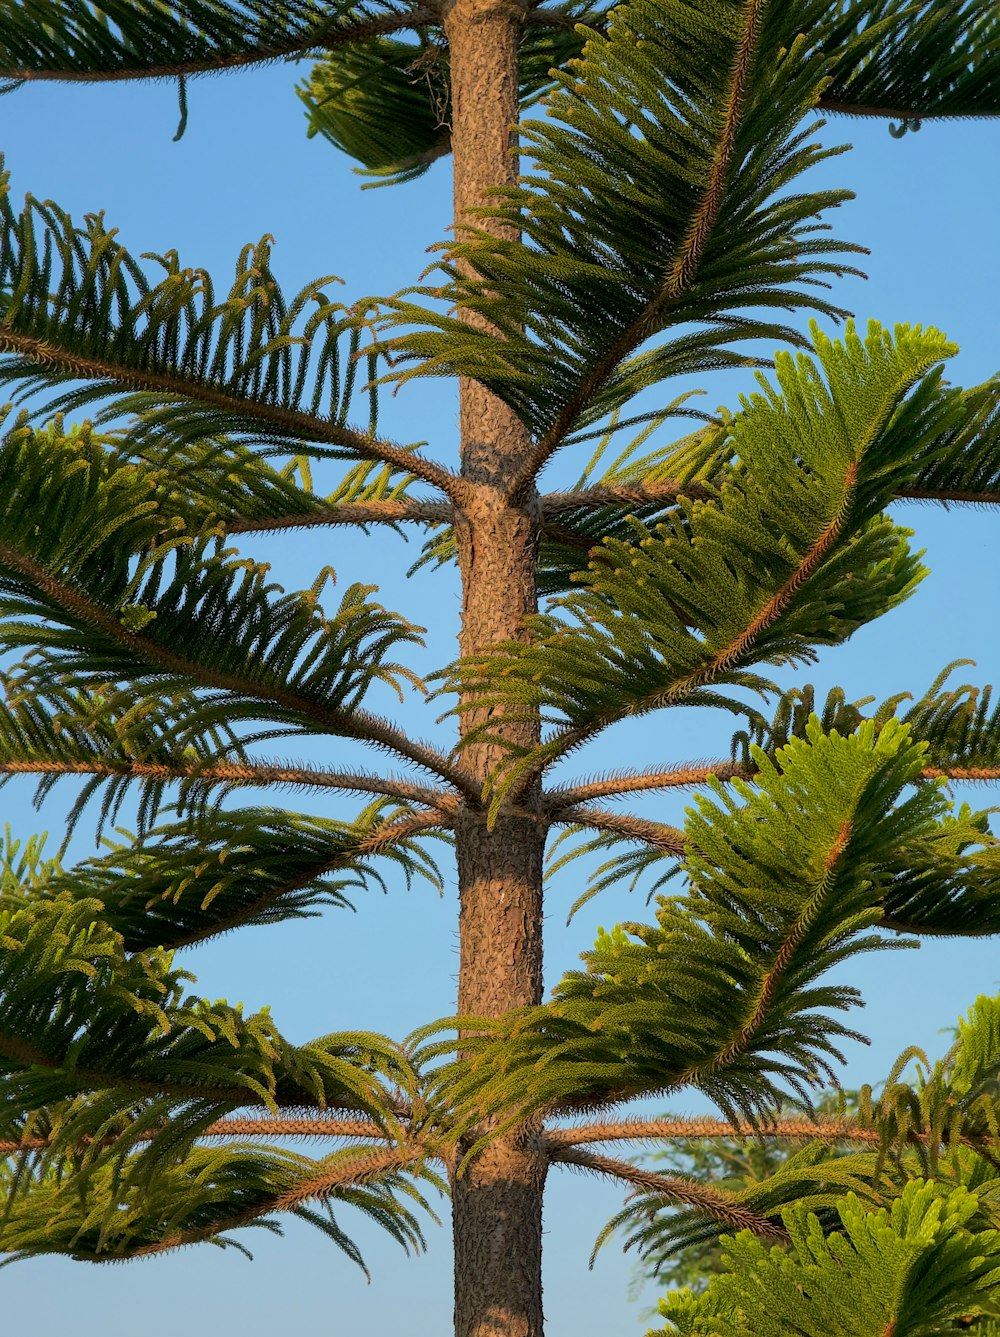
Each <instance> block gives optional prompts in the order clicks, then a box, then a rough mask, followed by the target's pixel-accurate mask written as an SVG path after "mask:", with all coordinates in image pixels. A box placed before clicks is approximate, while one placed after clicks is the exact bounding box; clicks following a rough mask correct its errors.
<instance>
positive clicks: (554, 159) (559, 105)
mask: <svg viewBox="0 0 1000 1337" xmlns="http://www.w3.org/2000/svg"><path fill="white" fill-rule="evenodd" d="M757 8H758V7H757V6H756V5H753V6H750V5H747V4H746V3H745V2H744V3H740V2H739V0H726V3H723V4H717V5H713V6H712V7H711V8H710V9H708V10H706V9H705V7H704V6H693V5H690V4H688V3H685V2H684V0H669V3H666V4H662V3H658V4H652V3H646V2H645V0H639V2H638V3H634V4H630V5H623V6H619V7H618V8H617V9H616V10H615V11H614V13H613V15H612V18H611V21H610V24H609V27H608V32H607V35H606V36H603V35H599V34H597V33H591V34H590V35H589V36H588V40H587V45H586V47H585V48H584V55H583V58H582V60H579V61H575V62H573V63H572V64H571V68H570V71H569V72H566V73H560V74H559V76H558V87H557V89H556V91H555V92H554V93H552V94H551V95H550V96H549V97H548V98H547V99H546V110H547V112H548V113H549V115H550V116H551V117H552V123H551V124H548V123H546V122H543V121H537V122H536V121H532V122H530V123H528V124H526V125H525V126H524V127H523V131H522V133H523V138H524V141H525V144H526V147H527V152H528V153H529V155H530V156H531V158H532V159H533V161H534V163H535V167H536V171H535V173H534V174H533V175H531V176H529V177H527V178H526V179H525V182H524V184H523V185H522V186H520V187H518V188H517V189H516V190H514V191H511V192H507V193H506V197H505V198H504V199H503V201H502V202H501V203H498V204H497V205H495V206H493V207H491V208H490V209H488V210H483V211H480V212H482V214H483V216H484V217H495V218H501V219H503V220H505V221H507V222H510V223H511V224H512V225H515V226H516V227H517V228H519V229H521V230H522V232H523V237H524V240H523V241H514V240H511V241H504V240H498V239H497V238H496V237H495V236H494V235H492V233H488V232H486V231H485V230H480V231H478V232H477V233H476V235H475V236H474V237H473V238H472V239H471V240H463V241H459V242H455V243H451V244H450V245H449V248H448V259H447V264H446V275H447V277H446V282H445V284H444V285H443V287H441V288H439V289H431V290H428V291H429V292H430V293H431V294H432V295H434V296H439V297H444V298H445V299H446V300H447V302H448V304H449V305H456V306H459V307H461V308H462V310H463V311H466V312H476V313H478V314H479V315H481V316H483V317H485V319H486V321H488V325H485V324H481V323H477V324H470V323H468V322H464V321H460V320H459V319H458V318H457V317H453V316H450V315H446V314H442V313H439V312H438V311H435V310H431V309H425V308H422V307H420V306H417V305H415V304H412V303H408V302H402V303H401V304H400V306H399V319H400V320H401V321H405V322H413V321H419V322H420V323H422V324H424V325H425V326H429V327H430V328H429V329H428V330H427V331H426V332H424V331H420V330H418V331H415V332H412V333H408V334H405V335H401V336H398V337H397V338H396V339H395V340H393V342H392V347H393V348H394V349H395V350H397V351H398V352H399V353H400V354H402V355H404V356H406V357H408V358H413V359H417V363H416V366H415V367H414V368H413V369H412V370H411V371H410V373H409V374H411V375H412V374H420V375H428V374H432V375H454V374H456V373H458V374H462V375H466V376H472V377H474V378H475V379H476V380H478V381H479V382H481V383H482V384H483V385H486V386H487V387H488V388H489V389H490V390H492V391H493V392H494V393H495V394H497V395H499V396H500V398H502V399H503V400H505V401H506V402H507V403H508V404H510V405H511V407H512V408H513V409H514V410H515V412H517V413H518V415H519V416H520V417H521V418H522V420H523V421H524V422H525V423H527V424H528V426H529V427H530V428H531V430H532V432H533V433H535V434H537V435H538V436H539V437H544V438H546V440H549V441H551V442H552V444H553V445H555V444H558V443H559V442H560V441H561V440H562V438H564V437H565V436H566V435H567V434H568V433H569V432H570V431H571V430H573V429H576V430H579V429H580V428H582V427H585V426H587V425H590V424H592V423H594V422H595V421H599V420H600V419H602V418H604V417H605V416H606V415H607V414H609V413H611V412H612V411H613V410H614V409H616V408H618V407H620V406H621V405H623V404H625V403H626V402H627V401H628V400H629V399H630V398H632V396H634V395H635V394H637V393H638V392H639V391H640V390H642V389H645V388H646V387H648V386H652V385H657V384H659V383H661V382H663V381H664V380H666V379H667V378H668V377H670V376H675V375H679V374H687V373H692V372H701V371H704V370H706V369H709V368H712V367H718V366H731V365H746V364H747V362H748V361H749V360H750V359H748V357H747V355H746V354H743V353H736V352H734V351H732V350H731V348H730V345H731V344H732V343H734V342H742V341H744V340H747V339H753V338H763V339H767V340H768V341H771V342H773V341H774V340H782V341H788V340H790V341H792V342H794V343H801V342H802V341H801V337H800V336H799V335H798V334H797V333H795V332H794V331H793V330H791V329H790V328H789V327H788V326H786V325H779V324H776V323H774V322H773V321H771V320H768V319H762V318H761V317H760V316H759V315H737V314H736V313H737V312H738V311H740V310H741V309H743V308H753V309H754V310H755V311H758V312H759V311H760V310H761V309H764V310H765V311H766V309H767V308H769V307H775V306H781V307H782V308H786V309H796V308H798V309H802V308H805V309H807V310H816V311H821V312H825V313H827V314H844V313H843V312H841V311H840V310H839V308H836V307H834V306H833V305H832V304H831V303H830V302H828V301H827V300H826V299H824V298H823V297H821V296H818V295H816V294H814V293H813V292H812V291H810V289H811V288H812V286H813V285H814V284H815V283H816V281H817V280H821V279H823V278H825V277H826V276H827V275H829V274H834V273H843V272H844V270H845V268H846V266H845V262H844V259H843V255H844V253H845V252H849V251H852V250H857V248H856V247H850V246H847V245H845V244H843V243H838V242H833V241H830V240H829V239H827V238H826V237H821V236H817V235H816V234H817V232H818V231H819V229H818V228H817V226H816V224H815V216H816V215H817V214H819V213H821V212H822V211H823V210H824V209H826V208H829V207H831V206H834V205H837V204H839V203H841V202H842V201H843V200H844V199H845V198H847V195H846V192H843V191H825V192H812V193H805V194H793V193H791V192H790V191H788V190H787V187H789V186H790V184H791V182H792V181H794V180H795V178H796V177H797V176H799V175H800V174H801V173H802V172H804V171H805V170H806V169H807V168H808V167H810V166H812V165H813V164H814V163H816V162H818V161H820V160H822V159H823V158H826V157H828V156H829V155H830V151H829V150H822V149H820V148H819V146H818V145H817V144H815V143H813V142H810V141H809V139H808V136H807V135H806V134H804V133H802V131H801V130H800V128H799V123H800V121H801V119H802V117H803V115H804V114H805V112H806V111H807V110H809V109H810V108H812V107H814V106H815V104H816V101H817V99H818V97H819V93H820V91H821V88H822V85H823V78H824V68H825V62H823V61H822V60H818V61H817V60H814V59H811V58H810V57H809V55H808V53H807V52H806V50H805V44H804V43H803V42H797V43H795V44H794V45H793V46H792V48H791V49H788V50H784V49H782V50H780V52H779V49H778V43H777V42H776V41H774V40H772V39H771V38H770V37H769V36H768V35H766V34H764V33H763V32H761V31H759V30H758V27H757V24H756V19H755V18H754V17H753V16H752V13H751V11H753V13H756V10H757ZM748 34H750V36H748ZM745 37H746V38H747V40H746V48H745V50H744V46H743V45H741V44H742V43H743V42H744V38H745ZM737 51H740V52H741V53H743V55H741V59H740V61H737V60H736V53H737ZM667 69H669V70H670V71H671V81H670V82H669V83H668V82H666V81H664V79H663V76H662V71H664V70H667ZM735 163H739V164H740V170H739V172H735V171H733V170H731V169H732V167H733V165H734V164H735ZM654 183H655V184H654ZM638 219H641V220H642V222H641V226H637V220H638ZM709 223H711V224H714V226H712V227H711V228H710V229H709V226H708V225H709ZM456 266H471V268H472V270H473V271H474V273H473V274H470V273H469V272H468V269H467V268H465V267H463V268H462V269H461V272H459V268H457V267H456ZM706 325H707V329H706V328H704V327H705V326H706ZM692 326H694V327H695V329H692V328H691V327H692ZM697 327H702V328H700V329H699V328H697ZM492 330H499V331H500V332H501V333H502V334H503V336H504V338H503V340H502V341H499V340H497V338H496V337H495V334H494V333H492V332H491V331H492ZM660 333H667V334H672V337H670V338H669V339H668V340H667V341H666V342H664V343H662V344H658V345H655V346H652V347H646V348H645V349H643V351H637V350H639V347H640V345H642V344H645V343H646V341H647V340H649V339H650V338H651V337H652V336H654V335H658V334H660Z"/></svg>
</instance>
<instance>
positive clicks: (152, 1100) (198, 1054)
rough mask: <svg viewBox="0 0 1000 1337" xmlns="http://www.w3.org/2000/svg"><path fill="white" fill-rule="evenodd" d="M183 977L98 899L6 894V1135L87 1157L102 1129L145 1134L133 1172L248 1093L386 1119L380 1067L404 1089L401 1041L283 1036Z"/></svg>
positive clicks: (121, 1142) (174, 1150) (2, 1003)
mask: <svg viewBox="0 0 1000 1337" xmlns="http://www.w3.org/2000/svg"><path fill="white" fill-rule="evenodd" d="M190 978H191V977H190V976H189V975H187V974H186V973H185V972H182V971H179V970H177V969H175V967H174V966H173V964H172V959H171V956H170V954H169V953H165V952H164V951H162V949H159V948H156V949H154V950H152V951H150V952H138V953H135V954H132V955H128V954H127V953H126V951H125V946H124V943H123V940H122V938H121V936H120V935H119V934H118V933H116V932H115V931H114V930H113V929H112V928H111V927H110V925H108V924H107V923H106V922H105V921H104V919H103V906H102V905H101V903H100V902H97V901H94V900H78V901H73V900H71V899H70V898H68V897H65V896H64V897H61V898H58V899H55V900H52V901H46V900H43V899H32V900H29V901H27V902H26V901H25V900H23V899H22V898H18V897H14V898H8V899H7V900H6V901H5V902H4V904H3V905H2V906H0V1069H2V1073H3V1101H2V1107H0V1123H2V1125H3V1131H4V1132H5V1135H6V1136H7V1137H8V1138H14V1139H17V1138H18V1137H20V1136H25V1137H31V1136H38V1135H41V1136H43V1137H45V1138H47V1139H48V1141H49V1144H48V1146H47V1148H46V1149H45V1151H44V1153H42V1157H43V1161H45V1162H46V1163H49V1162H51V1161H52V1159H53V1158H60V1157H65V1156H66V1155H67V1154H69V1153H73V1154H74V1155H76V1156H81V1155H82V1156H83V1159H84V1161H86V1160H87V1156H88V1152H87V1150H86V1146H87V1144H88V1143H89V1145H90V1152H89V1155H90V1156H91V1157H94V1156H97V1157H98V1158H101V1157H106V1155H107V1150H106V1148H107V1145H108V1143H110V1144H111V1146H112V1147H113V1149H115V1151H116V1152H117V1153H118V1156H117V1157H116V1159H118V1158H120V1154H121V1152H122V1151H127V1150H129V1149H131V1148H132V1147H134V1146H135V1145H136V1143H137V1142H138V1141H140V1140H141V1139H142V1138H143V1137H144V1136H148V1137H151V1139H152V1140H151V1141H150V1142H149V1144H148V1146H147V1148H146V1149H145V1150H144V1151H143V1152H142V1153H141V1155H140V1156H139V1157H138V1158H137V1162H138V1164H137V1166H136V1167H134V1169H135V1171H136V1173H138V1171H139V1170H145V1169H146V1168H147V1167H148V1166H153V1167H156V1166H168V1165H170V1164H171V1163H173V1162H174V1161H175V1159H176V1157H177V1156H178V1155H180V1154H181V1153H182V1152H184V1151H186V1150H188V1149H190V1147H191V1145H192V1143H193V1141H194V1139H195V1138H196V1137H197V1136H198V1135H199V1133H201V1132H203V1131H204V1129H205V1128H206V1127H207V1126H208V1125H209V1124H210V1123H212V1122H214V1121H215V1120H216V1119H218V1118H219V1117H221V1116H222V1115H224V1114H228V1113H230V1112H231V1111H232V1110H234V1109H238V1108H240V1107H241V1106H245V1105H265V1106H267V1107H269V1108H270V1109H272V1110H273V1109H276V1108H277V1102H278V1101H279V1100H280V1101H281V1103H282V1104H284V1105H286V1106H287V1105H293V1106H294V1105H311V1106H313V1107H319V1108H325V1107H326V1106H328V1105H330V1104H334V1105H338V1104H346V1105H347V1106H348V1107H349V1108H352V1109H358V1110H363V1111H364V1112H365V1113H366V1114H367V1115H368V1116H369V1117H371V1118H373V1119H375V1120H376V1121H378V1122H379V1123H380V1124H383V1125H386V1126H390V1127H391V1126H392V1124H393V1116H392V1113H391V1102H390V1099H389V1093H388V1092H387V1091H386V1088H385V1085H384V1084H383V1077H386V1078H388V1079H389V1080H390V1081H391V1082H392V1083H393V1084H394V1086H395V1087H398V1088H404V1089H406V1088H408V1089H410V1090H412V1089H413V1076H412V1070H411V1069H410V1067H409V1065H408V1064H407V1062H406V1060H405V1058H404V1056H403V1055H402V1053H401V1052H400V1050H399V1049H398V1048H397V1047H396V1046H393V1045H391V1044H390V1042H388V1041H385V1040H383V1039H381V1038H380V1037H378V1036H373V1035H367V1034H362V1033H357V1034H352V1033H344V1034H341V1035H328V1036H324V1037H321V1038H320V1039H318V1040H316V1041H314V1042H312V1043H311V1044H307V1045H292V1044H290V1043H289V1042H288V1041H287V1040H285V1039H284V1038H283V1037H282V1036H281V1034H280V1033H279V1032H278V1030H277V1029H276V1027H275V1025H274V1023H273V1021H272V1020H271V1018H270V1016H269V1015H268V1014H267V1013H264V1012H261V1013H257V1014H255V1015H253V1016H250V1017H246V1018H245V1017H244V1016H243V1014H242V1009H241V1008H240V1007H238V1006H237V1007H232V1006H230V1005H229V1004H227V1003H225V1002H218V1003H214V1004H210V1003H207V1002H203V1001H201V1000H198V999H193V998H186V997H185V996H184V987H185V983H186V982H187V981H188V980H190ZM83 1019H86V1020H85V1024H83ZM81 1097H83V1098H81ZM24 1111H29V1112H30V1113H29V1114H28V1116H27V1118H25V1116H24ZM81 1149H82V1150H81Z"/></svg>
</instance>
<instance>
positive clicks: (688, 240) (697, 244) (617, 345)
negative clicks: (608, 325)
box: [512, 0, 765, 497]
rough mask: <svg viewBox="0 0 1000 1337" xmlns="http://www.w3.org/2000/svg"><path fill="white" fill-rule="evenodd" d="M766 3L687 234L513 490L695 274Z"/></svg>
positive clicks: (735, 74) (748, 35)
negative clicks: (658, 281)
mask: <svg viewBox="0 0 1000 1337" xmlns="http://www.w3.org/2000/svg"><path fill="white" fill-rule="evenodd" d="M764 12H765V6H764V5H762V4H761V3H760V0H745V4H744V5H743V22H742V33H741V34H740V37H739V41H738V42H737V46H736V52H735V56H734V59H733V64H732V68H731V70H730V73H729V82H728V87H727V89H726V97H725V102H724V104H723V106H722V107H721V108H720V111H721V116H720V118H719V119H720V122H721V124H720V126H719V138H718V142H717V143H716V144H715V148H714V152H713V153H712V155H711V164H710V166H709V169H708V173H707V176H706V178H705V182H704V186H703V188H702V193H701V198H700V200H699V202H698V205H697V208H696V209H695V211H694V214H693V216H692V218H691V222H690V225H689V227H688V231H687V235H686V236H685V237H684V239H683V241H682V242H681V243H680V245H679V246H678V248H677V254H676V256H675V257H674V259H673V261H672V262H671V265H670V268H669V270H668V271H667V273H666V275H665V276H664V278H663V282H662V283H661V284H660V287H659V288H658V289H657V291H656V293H655V294H654V295H653V297H652V298H651V299H650V300H649V301H648V302H647V303H646V304H645V306H644V307H643V308H642V310H641V311H640V312H639V314H638V315H637V316H636V318H635V319H634V320H633V321H632V324H631V325H630V326H629V327H628V328H627V329H626V330H624V331H623V332H622V333H621V334H620V335H619V336H618V338H616V339H615V340H614V341H613V342H612V343H611V345H610V346H609V347H608V348H607V349H606V350H605V352H604V353H603V354H602V355H601V356H600V357H599V358H598V359H597V360H596V361H595V362H594V363H593V365H592V366H591V367H590V369H589V371H588V372H587V373H586V374H585V375H584V376H583V378H582V380H581V381H580V383H579V384H578V386H577V388H576V390H575V391H573V393H572V394H571V395H570V397H569V399H568V400H567V402H566V403H565V404H564V405H563V407H562V409H561V410H560V411H559V413H558V414H557V415H556V418H555V421H554V422H553V423H552V426H551V427H550V428H549V430H548V431H547V432H546V433H545V435H544V437H543V438H542V439H541V441H539V442H538V444H537V445H536V446H535V448H534V449H533V450H532V451H531V453H530V454H529V456H528V458H527V460H526V461H525V463H524V465H523V467H522V469H521V470H520V472H519V473H518V476H517V478H516V479H515V481H514V484H513V488H512V494H513V495H514V496H515V497H519V496H520V495H521V493H522V492H523V491H524V490H525V489H526V488H528V487H529V486H530V485H531V484H532V482H533V480H534V479H535V477H536V476H537V474H538V472H539V470H540V469H542V467H543V466H544V465H545V463H546V461H547V460H548V459H549V457H550V456H551V455H553V454H554V453H555V451H556V450H558V449H559V446H560V445H561V444H562V441H563V438H564V437H565V436H566V434H567V433H568V432H569V431H570V430H571V428H572V426H573V424H574V422H575V421H576V420H577V418H578V417H579V415H580V413H581V412H582V411H583V409H584V408H586V406H587V404H588V403H589V402H590V399H591V397H592V396H593V395H594V393H595V392H596V391H597V390H599V389H600V387H601V386H602V385H603V384H604V382H605V381H606V380H607V379H608V377H609V376H610V375H611V374H612V373H613V372H614V370H615V368H616V367H617V366H618V365H619V363H620V362H622V360H623V359H624V358H626V357H627V356H628V355H629V354H630V353H632V352H633V351H634V350H635V349H636V348H637V347H638V346H639V345H640V344H642V343H643V342H644V341H645V340H646V339H648V338H649V337H650V335H652V334H654V333H655V332H656V329H657V324H658V322H659V321H660V320H661V319H662V318H663V316H664V315H665V313H666V312H667V311H669V310H670V308H671V307H672V306H673V305H675V303H676V302H677V301H679V300H680V298H681V297H682V296H683V294H684V293H685V292H686V290H687V289H688V287H689V285H690V284H691V283H692V281H693V280H694V277H695V275H696V274H697V272H698V268H699V266H700V264H701V261H702V257H703V256H704V254H705V251H706V249H707V247H708V244H709V241H710V240H711V237H712V232H713V229H714V227H715V224H716V222H717V220H718V217H719V214H720V212H721V210H722V205H723V202H724V200H725V192H726V185H727V182H728V179H729V173H730V168H731V166H732V159H733V154H734V152H735V150H736V143H737V134H738V131H739V127H740V125H741V123H742V120H743V113H744V110H745V106H746V99H747V92H748V88H749V84H750V77H751V72H752V70H753V59H754V54H755V52H756V48H757V43H758V40H759V38H760V33H761V29H762V26H763V20H764Z"/></svg>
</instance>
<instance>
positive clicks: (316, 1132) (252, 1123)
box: [0, 1119, 392, 1156]
mask: <svg viewBox="0 0 1000 1337" xmlns="http://www.w3.org/2000/svg"><path fill="white" fill-rule="evenodd" d="M165 1131H166V1129H165V1128H147V1129H144V1130H143V1131H142V1132H141V1133H139V1134H138V1135H137V1136H136V1138H135V1141H136V1142H152V1141H154V1140H155V1139H156V1138H157V1137H159V1136H160V1134H161V1133H162V1132H165ZM230 1137H254V1138H275V1137H306V1138H318V1137H346V1138H353V1137H360V1138H365V1139H368V1138H375V1139H381V1140H383V1141H392V1137H391V1134H389V1133H387V1132H386V1130H385V1129H384V1128H380V1127H379V1125H378V1124H377V1123H371V1122H370V1121H369V1120H367V1119H217V1120H216V1122H215V1123H213V1124H209V1126H208V1127H207V1128H206V1129H205V1130H204V1132H201V1133H199V1134H198V1139H199V1141H200V1140H201V1139H203V1138H210V1139H212V1140H215V1139H218V1138H230ZM95 1140H96V1141H98V1142H99V1143H100V1144H101V1145H107V1146H113V1145H114V1143H115V1140H116V1139H115V1138H102V1139H94V1138H82V1139H81V1141H80V1143H79V1144H78V1145H80V1146H87V1147H90V1146H93V1145H94V1142H95ZM51 1145H52V1138H50V1137H25V1138H21V1139H20V1140H19V1141H16V1142H12V1141H6V1142H5V1141H0V1156H15V1155H17V1153H18V1152H22V1151H44V1150H45V1149H46V1147H50V1146H51Z"/></svg>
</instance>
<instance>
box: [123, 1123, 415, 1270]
mask: <svg viewBox="0 0 1000 1337" xmlns="http://www.w3.org/2000/svg"><path fill="white" fill-rule="evenodd" d="M423 1155H424V1151H423V1148H422V1147H421V1148H413V1147H402V1146H396V1147H386V1148H384V1149H379V1150H378V1151H375V1152H369V1153H368V1154H367V1155H365V1154H363V1153H359V1155H358V1156H356V1157H354V1158H353V1159H351V1160H349V1161H341V1162H340V1163H339V1164H338V1165H337V1166H336V1167H333V1168H329V1169H325V1170H323V1171H321V1172H320V1173H319V1174H316V1175H314V1176H313V1177H311V1178H309V1179H305V1180H303V1181H302V1182H301V1183H299V1184H296V1185H295V1187H294V1188H291V1189H286V1190H285V1192H284V1193H278V1194H275V1195H274V1196H273V1197H272V1198H269V1199H267V1200H266V1201H264V1202H263V1203H257V1204H256V1205H255V1206H253V1207H249V1208H246V1209H245V1210H243V1211H241V1212H238V1213H235V1214H234V1215H232V1216H230V1217H228V1218H227V1219H224V1220H219V1221H213V1222H212V1223H210V1224H209V1225H206V1226H200V1227H198V1228H197V1229H194V1230H184V1231H178V1232H177V1233H176V1234H174V1235H169V1236H168V1237H167V1238H166V1239H165V1240H161V1241H160V1242H159V1243H158V1244H147V1245H144V1246H143V1247H142V1248H140V1249H137V1250H135V1252H134V1253H132V1254H130V1255H129V1257H132V1258H144V1257H149V1256H150V1255H152V1254H157V1253H167V1252H168V1251H170V1250H172V1249H180V1248H182V1247H183V1246H184V1245H185V1244H196V1243H197V1242H198V1241H199V1240H207V1239H211V1238H212V1236H213V1235H218V1234H220V1233H221V1232H222V1231H225V1230H237V1229H239V1227H240V1226H247V1225H249V1224H250V1223H251V1222H252V1221H256V1220H258V1219H259V1218H260V1217H262V1216H267V1215H269V1214H270V1213H271V1212H287V1211H292V1210H294V1209H295V1208H296V1207H298V1206H299V1205H300V1204H301V1203H303V1202H307V1201H308V1200H309V1199H310V1198H324V1197H328V1196H329V1195H330V1194H331V1193H334V1192H336V1190H337V1189H338V1188H341V1187H343V1186H344V1185H346V1184H357V1183H363V1182H364V1181H365V1180H366V1179H372V1178H374V1177H375V1176H377V1175H379V1174H382V1173H384V1172H385V1171H386V1170H393V1169H402V1168H403V1167H404V1166H406V1165H409V1164H412V1163H413V1162H414V1161H418V1160H421V1159H422V1158H423ZM108 1261H114V1260H112V1259H109V1260H108Z"/></svg>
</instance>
